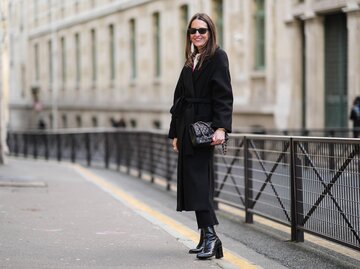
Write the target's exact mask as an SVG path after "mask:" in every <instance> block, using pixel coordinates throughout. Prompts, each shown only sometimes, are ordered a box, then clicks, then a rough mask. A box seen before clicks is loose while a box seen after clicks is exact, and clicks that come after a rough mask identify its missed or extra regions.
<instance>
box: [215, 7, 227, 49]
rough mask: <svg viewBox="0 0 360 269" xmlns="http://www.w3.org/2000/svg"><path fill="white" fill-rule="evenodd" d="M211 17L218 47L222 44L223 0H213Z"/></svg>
mask: <svg viewBox="0 0 360 269" xmlns="http://www.w3.org/2000/svg"><path fill="white" fill-rule="evenodd" d="M212 4H213V14H214V15H213V17H214V24H215V27H216V32H217V43H218V44H219V46H220V47H222V46H223V42H224V30H223V24H224V16H223V1H222V0H213V2H212Z"/></svg>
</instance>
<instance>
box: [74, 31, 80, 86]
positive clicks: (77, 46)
mask: <svg viewBox="0 0 360 269" xmlns="http://www.w3.org/2000/svg"><path fill="white" fill-rule="evenodd" d="M80 57H81V53H80V36H79V33H76V34H75V60H76V86H77V88H79V85H80V82H81V58H80Z"/></svg>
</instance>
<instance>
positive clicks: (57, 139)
mask: <svg viewBox="0 0 360 269" xmlns="http://www.w3.org/2000/svg"><path fill="white" fill-rule="evenodd" d="M56 147H57V160H58V161H59V162H61V157H62V151H61V135H60V134H56Z"/></svg>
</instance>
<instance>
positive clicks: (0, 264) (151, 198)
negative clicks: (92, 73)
mask: <svg viewBox="0 0 360 269" xmlns="http://www.w3.org/2000/svg"><path fill="white" fill-rule="evenodd" d="M164 188H165V187H164V186H159V185H156V184H151V183H150V182H148V181H146V180H143V179H138V178H136V177H133V176H131V175H127V174H123V173H119V172H117V171H114V170H111V169H102V168H96V167H90V168H88V167H81V166H79V165H76V164H75V165H73V164H70V163H66V162H64V163H58V162H56V161H44V160H32V159H26V160H25V159H20V158H18V159H15V158H9V160H8V164H7V165H5V166H0V233H1V240H0V268H1V269H8V268H11V269H15V268H16V269H18V268H29V269H32V268H34V269H38V268H86V269H87V268H142V269H148V268H160V269H161V268H170V269H172V268H186V269H192V268H199V269H201V268H224V269H233V268H242V269H250V268H251V269H253V268H264V269H284V268H296V269H305V268H306V269H307V268H317V269H318V268H319V269H325V268H326V269H339V268H360V259H359V255H358V254H357V252H356V253H355V254H354V251H352V252H351V253H350V254H349V255H343V254H341V253H340V252H337V251H336V248H335V247H334V248H323V247H321V246H320V245H318V244H313V243H312V242H310V240H306V241H305V242H304V243H299V244H298V243H293V242H288V239H289V234H287V233H286V232H282V231H281V228H280V229H279V228H276V229H273V227H272V226H271V225H272V224H270V225H262V224H261V223H259V222H256V221H255V223H254V224H251V225H249V224H245V223H244V221H243V220H242V219H238V217H237V216H236V215H228V214H226V212H224V211H219V212H218V218H219V222H220V224H221V225H219V226H218V227H217V232H218V234H219V236H220V237H221V240H222V242H223V245H224V254H225V257H224V258H223V259H220V260H218V259H212V260H208V261H199V260H197V259H196V257H195V255H190V254H187V252H188V250H189V248H190V247H192V246H194V244H195V242H196V241H197V240H198V232H197V231H196V221H195V217H194V213H193V212H182V213H179V212H176V211H175V206H176V197H175V196H176V194H175V193H174V192H168V191H165V190H164Z"/></svg>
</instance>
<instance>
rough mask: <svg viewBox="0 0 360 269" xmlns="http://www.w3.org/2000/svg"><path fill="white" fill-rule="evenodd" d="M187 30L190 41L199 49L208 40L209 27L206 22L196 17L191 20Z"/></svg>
mask: <svg viewBox="0 0 360 269" xmlns="http://www.w3.org/2000/svg"><path fill="white" fill-rule="evenodd" d="M195 29H197V31H195ZM199 29H200V30H199ZM205 29H206V30H205ZM194 31H195V32H194ZM189 32H190V41H191V42H192V43H193V44H194V46H195V47H197V48H198V50H199V51H201V50H202V48H203V47H204V46H205V45H206V43H207V42H208V40H209V29H208V27H207V24H206V22H204V21H202V20H198V19H195V20H193V21H192V23H191V27H190V30H189ZM200 32H201V33H200ZM204 32H205V33H204Z"/></svg>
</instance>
